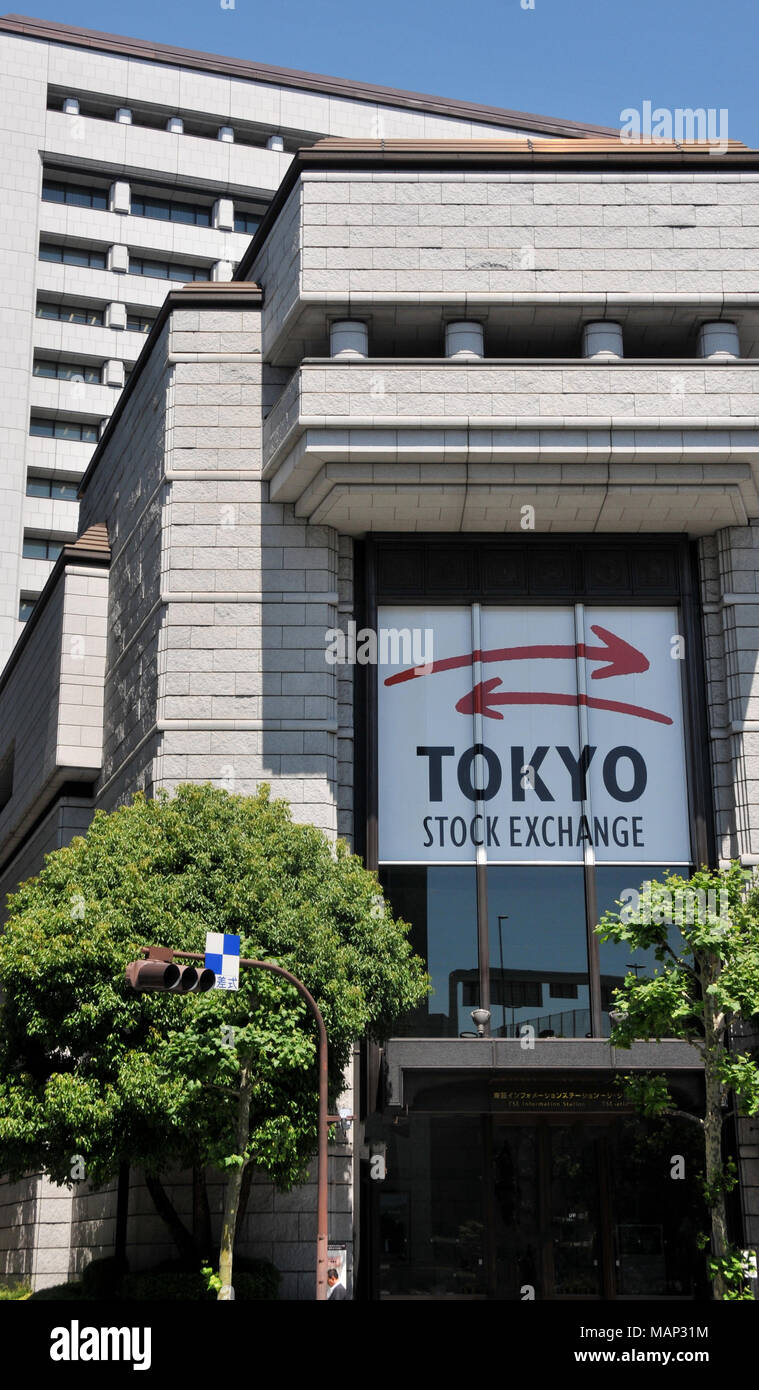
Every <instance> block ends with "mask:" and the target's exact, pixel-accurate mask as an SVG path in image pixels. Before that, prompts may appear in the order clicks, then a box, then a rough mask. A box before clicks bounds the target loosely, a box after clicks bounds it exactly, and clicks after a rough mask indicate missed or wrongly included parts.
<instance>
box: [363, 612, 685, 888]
mask: <svg viewBox="0 0 759 1390" xmlns="http://www.w3.org/2000/svg"><path fill="white" fill-rule="evenodd" d="M379 623H380V627H381V630H383V631H385V632H393V633H394V634H395V641H394V643H392V644H387V646H386V652H387V654H388V655H389V657H390V660H389V661H388V662H387V664H385V665H380V667H379V673H378V687H379V769H380V771H379V844H380V860H381V861H383V862H386V863H426V864H429V863H466V862H470V863H471V862H474V861H475V859H476V857H477V852H478V850H479V851H480V855H481V856H482V855H483V854H484V855H485V857H486V858H487V860H488V862H489V863H493V864H498V863H535V862H542V863H577V864H581V863H582V862H583V859H584V856H585V855H586V853H587V850H588V848H592V850H593V853H594V855H595V858H596V860H597V861H598V862H600V863H604V862H605V863H614V862H636V861H637V862H642V863H647V864H652V863H668V864H676V863H687V862H688V861H689V859H690V836H689V826H688V808H687V793H686V773H685V750H684V735H683V710H682V695H681V670H682V665H683V658H684V644H683V639H682V638H681V637H680V635H679V629H678V618H677V612H676V610H675V609H671V608H604V609H601V608H586V609H582V608H578V609H574V608H570V607H566V608H556V607H554V608H527V609H521V610H520V609H513V608H484V609H482V610H481V611H475V610H471V609H469V608H465V607H461V608H447V609H446V608H440V609H427V608H425V609H421V608H407V607H402V608H401V607H398V608H383V609H381V610H380V613H379ZM415 631H417V632H418V631H424V632H425V634H426V638H425V652H424V656H425V660H424V662H423V663H419V662H415V661H414V656H413V655H411V656H410V659H409V660H404V656H405V655H406V650H407V651H408V653H409V654H411V653H413V652H414V651H415V648H414V645H413V633H414V632H415ZM404 635H406V636H407V637H408V641H406V642H404ZM430 638H431V639H432V640H430Z"/></svg>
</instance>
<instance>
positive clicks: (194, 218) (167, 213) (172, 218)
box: [131, 193, 211, 227]
mask: <svg viewBox="0 0 759 1390" xmlns="http://www.w3.org/2000/svg"><path fill="white" fill-rule="evenodd" d="M131 211H132V216H133V217H152V218H153V219H154V221H158V222H184V223H186V224H187V225H188V226H190V227H210V225H211V209H210V207H207V206H206V207H204V206H202V205H201V204H199V203H175V202H172V201H171V200H170V199H169V198H153V197H149V196H148V195H147V194H143V193H134V194H133V195H132V207H131Z"/></svg>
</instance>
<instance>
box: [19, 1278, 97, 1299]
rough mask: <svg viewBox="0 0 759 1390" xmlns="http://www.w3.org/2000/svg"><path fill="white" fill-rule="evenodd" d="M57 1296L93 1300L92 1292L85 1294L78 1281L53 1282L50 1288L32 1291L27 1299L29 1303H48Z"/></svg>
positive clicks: (57, 1297)
mask: <svg viewBox="0 0 759 1390" xmlns="http://www.w3.org/2000/svg"><path fill="white" fill-rule="evenodd" d="M59 1298H60V1299H71V1300H74V1299H76V1300H77V1301H79V1302H81V1301H82V1299H84V1300H86V1301H87V1302H90V1303H91V1302H92V1301H93V1299H92V1294H86V1293H85V1292H84V1289H83V1288H82V1285H81V1284H79V1283H74V1284H53V1286H52V1288H50V1289H38V1290H37V1292H36V1293H33V1294H32V1295H31V1298H30V1300H29V1301H30V1303H48V1302H52V1301H54V1300H56V1299H59Z"/></svg>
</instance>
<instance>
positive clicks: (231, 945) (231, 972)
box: [206, 931, 240, 989]
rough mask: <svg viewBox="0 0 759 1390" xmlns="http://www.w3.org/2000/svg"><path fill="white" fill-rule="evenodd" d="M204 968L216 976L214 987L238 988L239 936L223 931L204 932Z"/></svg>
mask: <svg viewBox="0 0 759 1390" xmlns="http://www.w3.org/2000/svg"><path fill="white" fill-rule="evenodd" d="M206 969H207V970H213V972H214V975H215V976H216V984H215V985H214V989H239V988H240V938H239V936H231V935H227V933H225V932H220V931H209V932H206Z"/></svg>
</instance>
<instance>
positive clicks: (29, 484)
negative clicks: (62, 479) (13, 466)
mask: <svg viewBox="0 0 759 1390" xmlns="http://www.w3.org/2000/svg"><path fill="white" fill-rule="evenodd" d="M78 492H79V484H78V483H59V482H56V480H55V479H54V478H39V477H37V476H36V475H35V474H34V473H30V474H29V476H28V477H27V480H26V495H27V497H49V498H50V499H51V500H52V501H53V502H76V500H77V494H78Z"/></svg>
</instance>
